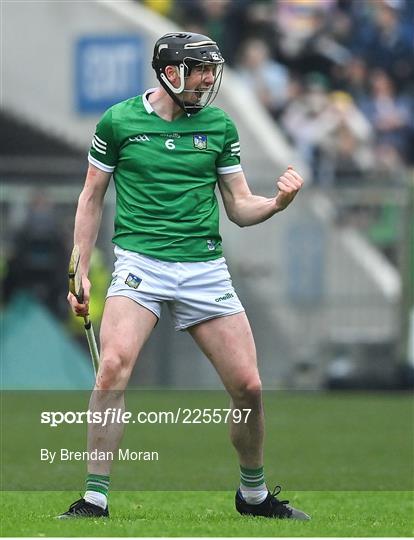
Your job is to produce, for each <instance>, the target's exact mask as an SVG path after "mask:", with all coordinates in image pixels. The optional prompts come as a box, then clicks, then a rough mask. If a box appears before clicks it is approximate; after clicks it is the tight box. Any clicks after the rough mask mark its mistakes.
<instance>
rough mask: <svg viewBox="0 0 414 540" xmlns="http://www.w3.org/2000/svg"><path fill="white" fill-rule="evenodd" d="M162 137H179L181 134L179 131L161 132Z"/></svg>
mask: <svg viewBox="0 0 414 540" xmlns="http://www.w3.org/2000/svg"><path fill="white" fill-rule="evenodd" d="M160 137H165V138H166V139H179V138H180V137H181V135H180V134H179V133H160Z"/></svg>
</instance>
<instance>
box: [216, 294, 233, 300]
mask: <svg viewBox="0 0 414 540" xmlns="http://www.w3.org/2000/svg"><path fill="white" fill-rule="evenodd" d="M230 298H234V294H233V293H231V292H228V293H226V294H225V295H224V296H219V297H218V298H215V299H214V302H224V300H230Z"/></svg>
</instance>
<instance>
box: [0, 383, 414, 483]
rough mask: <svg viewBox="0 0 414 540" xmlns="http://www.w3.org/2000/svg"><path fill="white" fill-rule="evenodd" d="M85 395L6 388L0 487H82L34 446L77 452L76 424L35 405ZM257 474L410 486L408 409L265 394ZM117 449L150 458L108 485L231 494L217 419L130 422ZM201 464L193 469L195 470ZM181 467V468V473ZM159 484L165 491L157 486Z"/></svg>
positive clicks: (138, 406) (80, 474)
mask: <svg viewBox="0 0 414 540" xmlns="http://www.w3.org/2000/svg"><path fill="white" fill-rule="evenodd" d="M88 398H89V395H88V393H87V392H84V393H80V392H77V393H74V392H66V393H65V392H24V393H22V392H20V393H19V392H11V393H5V394H4V396H3V413H2V427H1V429H2V433H3V435H4V436H3V437H2V441H1V454H2V466H1V479H2V486H3V489H4V490H8V491H30V490H31V489H33V485H35V486H36V489H37V490H39V491H51V490H54V489H56V487H57V486H56V478H59V489H61V490H64V491H72V490H78V489H79V490H81V489H83V481H84V474H85V463H83V462H75V461H71V462H67V461H66V462H60V461H59V462H58V461H56V462H55V463H54V464H52V465H51V464H48V463H46V462H41V461H40V457H39V456H40V448H48V449H52V450H59V449H60V448H68V449H70V450H84V449H85V440H86V426H85V425H61V426H59V427H56V428H51V427H49V426H47V425H44V424H41V423H40V411H42V410H49V411H50V410H55V411H56V410H57V411H65V410H85V408H87V403H88ZM264 403H265V414H266V441H265V471H266V477H267V479H268V482H269V483H270V487H273V485H274V484H276V483H277V484H281V485H282V486H283V487H284V489H289V490H291V491H295V492H296V491H379V490H381V491H410V490H412V489H413V478H414V470H413V463H414V460H413V455H414V452H413V441H414V407H413V398H412V396H411V395H409V394H408V393H401V394H399V393H371V394H370V393H316V392H311V393H299V392H297V393H284V392H266V393H265V396H264ZM178 407H188V408H190V409H194V408H197V407H199V408H201V409H203V408H212V407H228V398H227V396H226V395H225V394H224V393H220V392H184V391H143V390H139V391H132V392H129V395H128V396H127V409H128V410H129V411H131V412H134V413H136V412H137V411H140V410H146V411H152V410H164V411H169V410H176V409H177V408H178ZM122 447H123V448H130V449H131V450H155V451H158V452H159V461H157V462H117V463H115V464H114V467H113V475H112V479H111V487H112V490H116V491H151V490H163V489H168V490H176V491H182V490H186V491H195V490H206V491H207V490H209V491H211V490H216V491H228V490H232V489H233V488H234V485H235V481H237V477H238V465H237V460H236V456H235V453H234V450H233V448H232V447H231V444H230V443H229V437H228V426H227V425H225V424H207V425H200V424H198V425H189V424H187V425H183V424H176V425H160V424H156V425H154V424H151V425H150V424H142V425H129V426H127V428H126V430H125V436H124V438H123V441H122ZM22 464H23V465H22ZM200 465H201V466H200ZM183 470H188V471H190V472H189V474H188V475H186V477H185V479H183V478H184V477H183V474H182V471H183ZM164 486H166V487H164Z"/></svg>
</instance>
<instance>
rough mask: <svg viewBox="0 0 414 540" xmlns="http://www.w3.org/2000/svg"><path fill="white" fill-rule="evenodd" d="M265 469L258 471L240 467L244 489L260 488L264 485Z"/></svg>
mask: <svg viewBox="0 0 414 540" xmlns="http://www.w3.org/2000/svg"><path fill="white" fill-rule="evenodd" d="M264 481H265V479H264V472H263V467H259V468H258V469H247V468H246V467H242V466H241V465H240V484H241V485H242V486H244V487H247V488H249V487H258V486H260V485H262V484H264Z"/></svg>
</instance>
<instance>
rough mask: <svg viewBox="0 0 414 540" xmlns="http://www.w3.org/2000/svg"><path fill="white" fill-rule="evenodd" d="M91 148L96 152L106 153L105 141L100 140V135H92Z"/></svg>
mask: <svg viewBox="0 0 414 540" xmlns="http://www.w3.org/2000/svg"><path fill="white" fill-rule="evenodd" d="M92 148H94V149H95V150H96V151H97V152H99V153H100V154H104V155H105V154H106V148H107V143H106V142H105V141H104V140H102V139H101V138H100V137H98V135H96V133H95V135H94V136H93V139H92Z"/></svg>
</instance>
